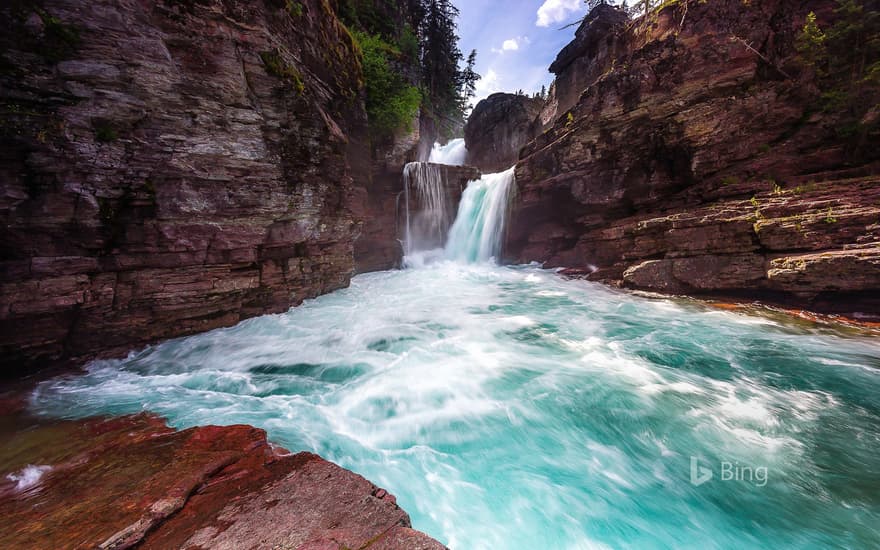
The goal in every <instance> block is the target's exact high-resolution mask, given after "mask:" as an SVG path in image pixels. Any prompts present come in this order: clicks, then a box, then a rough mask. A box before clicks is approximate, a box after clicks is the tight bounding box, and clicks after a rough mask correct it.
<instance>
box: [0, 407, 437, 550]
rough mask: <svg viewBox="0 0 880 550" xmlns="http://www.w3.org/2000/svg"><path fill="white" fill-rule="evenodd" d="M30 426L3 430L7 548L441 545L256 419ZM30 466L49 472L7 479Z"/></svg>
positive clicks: (1, 540) (336, 549)
mask: <svg viewBox="0 0 880 550" xmlns="http://www.w3.org/2000/svg"><path fill="white" fill-rule="evenodd" d="M9 420H10V419H9V418H7V419H6V421H9ZM25 426H27V420H26V419H23V418H16V419H15V427H14V428H13V429H12V430H11V431H8V430H6V429H4V430H3V431H4V433H3V435H4V440H5V442H6V443H8V444H7V445H5V447H4V451H3V453H0V474H2V475H0V514H2V515H3V518H4V519H3V525H2V527H0V546H2V547H3V548H58V549H61V548H83V549H86V548H88V549H92V548H104V549H116V550H121V549H124V548H131V547H134V546H137V547H138V548H145V549H146V548H157V549H160V548H161V549H168V548H182V549H183V548H193V549H195V548H214V549H224V548H228V549H234V550H245V549H251V548H253V549H257V548H259V549H263V548H265V549H269V548H291V549H293V548H299V549H327V550H342V549H344V548H347V549H356V548H367V547H369V548H385V549H400V550H418V549H424V550H439V549H442V548H444V547H443V545H441V544H440V543H438V542H437V541H435V540H433V539H431V538H430V537H428V536H427V535H424V534H423V533H420V532H418V531H414V530H413V529H411V528H410V520H409V516H408V515H407V514H406V512H404V511H403V510H402V509H400V507H399V506H397V503H396V500H395V498H394V496H393V495H391V494H389V493H388V492H387V491H385V490H384V489H381V488H379V487H376V486H375V485H373V484H372V483H370V482H369V481H367V480H366V479H364V478H363V477H361V476H359V475H357V474H354V473H352V472H350V471H348V470H344V469H342V468H340V467H339V466H336V465H335V464H332V463H330V462H327V461H325V460H323V459H322V458H320V457H318V456H316V455H313V454H310V453H298V454H289V453H287V452H286V451H284V450H283V449H280V448H278V447H273V446H272V445H270V444H269V443H267V441H266V434H265V432H264V431H263V430H259V429H256V428H252V427H250V426H223V427H220V426H206V427H199V428H191V429H188V430H183V431H174V430H171V429H169V428H168V427H167V426H165V424H164V422H162V420H161V419H159V418H156V417H154V416H149V415H138V416H128V417H121V418H116V419H108V420H104V419H87V420H83V421H59V422H55V423H48V424H47V423H40V424H37V425H35V426H31V427H28V428H27V429H24V428H25ZM2 428H5V426H2ZM28 465H30V466H31V467H32V468H33V467H40V468H41V471H42V472H43V473H42V476H41V477H39V479H34V480H33V482H32V484H30V485H29V486H27V487H20V486H18V484H17V483H16V482H13V481H11V480H10V479H9V478H8V477H7V475H8V474H11V475H13V476H17V475H19V474H20V473H21V472H22V470H24V469H25V468H26V467H27V466H28Z"/></svg>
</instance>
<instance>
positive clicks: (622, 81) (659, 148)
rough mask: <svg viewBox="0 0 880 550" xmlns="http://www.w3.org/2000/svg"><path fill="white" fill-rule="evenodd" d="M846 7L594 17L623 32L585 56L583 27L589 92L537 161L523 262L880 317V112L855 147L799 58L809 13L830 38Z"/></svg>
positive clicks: (696, 9)
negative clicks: (631, 19)
mask: <svg viewBox="0 0 880 550" xmlns="http://www.w3.org/2000/svg"><path fill="white" fill-rule="evenodd" d="M835 6H836V3H835V2H831V1H819V0H817V1H813V2H789V1H785V0H774V1H770V2H761V3H752V4H750V5H748V6H745V5H743V3H742V2H739V1H733V0H710V1H709V2H687V3H681V2H679V3H676V4H673V5H671V6H669V7H666V8H664V9H662V10H660V11H659V12H658V13H656V14H654V15H653V16H652V17H651V18H649V20H647V21H645V20H640V21H637V22H635V23H631V24H628V25H627V26H622V25H621V24H620V22H619V16H618V15H614V13H613V12H614V10H613V9H612V10H603V13H604V14H605V15H600V17H602V18H606V19H607V21H605V22H604V23H603V24H602V25H598V26H597V21H600V20H597V19H596V18H593V19H592V20H591V19H589V18H588V20H587V21H585V23H584V25H588V26H589V28H603V29H607V30H608V34H607V35H606V36H604V37H601V36H594V35H590V36H591V38H590V40H589V43H590V44H593V45H594V46H595V47H587V48H586V49H584V48H583V47H582V45H580V43H579V41H582V37H581V36H580V35H581V32H580V31H579V33H578V35H579V37H578V38H577V39H576V40H575V43H574V44H573V45H572V46H570V47H569V48H567V49H566V50H569V49H571V50H572V52H574V53H577V52H581V51H583V52H584V53H582V54H577V56H576V57H575V59H571V60H568V63H569V65H568V66H569V67H571V66H574V65H577V66H579V69H578V74H579V75H580V78H583V79H586V80H587V81H589V83H588V84H586V85H585V86H584V87H583V89H582V90H581V92H582V93H581V94H580V96H579V98H578V100H577V103H576V105H575V106H573V107H572V108H571V109H570V110H569V111H568V112H569V113H571V116H568V115H567V113H566V114H565V115H563V114H562V112H561V111H560V114H559V116H558V117H557V118H556V121H555V122H554V124H553V126H552V128H550V129H549V130H548V131H546V132H545V133H543V134H542V135H540V136H538V137H537V138H536V139H535V140H534V141H533V142H532V143H531V144H529V145H528V146H527V147H526V148H525V149H524V150H523V152H522V155H521V160H520V162H519V163H518V165H517V170H516V179H517V185H518V188H519V203H518V205H517V207H516V211H515V212H514V215H513V222H512V224H513V225H512V227H511V231H510V234H509V238H508V242H507V253H508V255H509V256H510V257H511V259H513V260H515V261H532V260H539V261H546V262H547V265H548V266H568V267H573V268H579V269H582V270H586V271H594V272H593V273H592V275H590V278H592V279H596V280H602V281H608V282H612V283H615V284H622V285H625V286H629V287H632V288H639V289H648V290H659V291H665V292H675V293H690V294H700V293H708V294H723V295H733V296H744V297H750V298H754V297H766V298H768V299H771V300H776V301H781V302H786V303H792V304H798V305H803V306H806V307H810V308H813V309H817V310H823V311H830V312H847V313H859V312H861V313H864V314H866V315H869V316H871V315H876V314H877V313H878V312H880V292H878V290H880V225H878V223H880V201H878V198H880V195H878V192H880V189H878V187H880V177H878V176H877V174H878V156H880V152H878V150H877V149H876V148H871V147H869V146H866V144H868V143H871V142H872V141H876V140H877V139H878V128H877V118H878V117H877V114H876V113H874V114H873V115H872V112H873V111H870V110H869V111H868V114H866V115H865V118H864V119H862V120H861V121H860V125H859V128H860V132H862V135H861V145H859V144H858V143H856V144H855V145H853V143H854V142H853V140H851V139H844V138H843V137H841V136H842V132H841V128H842V126H843V120H844V115H845V114H846V113H844V112H843V111H842V110H835V109H834V108H830V107H828V106H827V104H825V105H824V106H823V103H822V98H821V90H820V89H819V88H818V87H817V84H816V79H815V75H814V74H813V73H812V72H811V71H810V70H808V69H806V68H805V67H804V64H803V62H802V60H801V59H800V57H799V55H798V53H797V51H796V48H795V41H796V37H797V35H798V34H799V33H800V31H801V29H802V28H803V26H804V22H805V19H806V15H807V13H809V12H810V11H815V12H816V13H817V14H818V16H819V22H820V24H821V25H823V26H824V28H828V27H829V26H830V24H831V22H832V21H833V20H834V17H835V12H834V7H835ZM573 55H574V54H573ZM560 57H565V58H566V59H568V58H569V57H571V56H562V55H561V56H560ZM872 61H875V60H868V62H869V63H870V62H872ZM558 64H559V60H557V64H555V65H558ZM560 74H562V73H560ZM560 87H561V85H560V82H557V84H556V86H555V90H554V93H555V94H556V95H557V96H559V89H560Z"/></svg>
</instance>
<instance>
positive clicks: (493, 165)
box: [464, 93, 543, 173]
mask: <svg viewBox="0 0 880 550" xmlns="http://www.w3.org/2000/svg"><path fill="white" fill-rule="evenodd" d="M542 105H543V100H541V99H536V98H531V97H528V96H524V95H517V94H504V93H498V94H492V95H490V96H489V97H487V98H486V99H484V100H482V101H480V102H479V103H477V106H476V107H474V110H473V112H472V113H471V115H470V117H468V121H467V124H466V125H465V127H464V139H465V145H466V146H467V150H468V155H467V163H468V164H470V165H472V166H476V167H477V168H479V169H480V170H482V171H483V172H487V173H493V172H501V171H503V170H507V169H508V168H510V167H511V166H513V165H514V164H515V163H516V161H517V160H518V159H519V151H520V149H521V148H522V147H523V146H524V145H525V144H526V143H528V142H529V141H530V140H531V139H532V137H533V134H534V126H533V123H534V121H535V118H536V117H537V115H538V113H539V112H540V111H541V106H542Z"/></svg>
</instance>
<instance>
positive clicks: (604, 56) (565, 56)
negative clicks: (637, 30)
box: [541, 4, 629, 130]
mask: <svg viewBox="0 0 880 550" xmlns="http://www.w3.org/2000/svg"><path fill="white" fill-rule="evenodd" d="M627 23H629V16H628V15H627V14H626V12H625V11H623V10H621V9H618V8H616V7H614V6H612V5H610V4H599V5H598V6H596V8H595V9H593V10H592V11H590V13H589V14H588V15H587V17H585V18H584V20H583V21H582V22H581V24H580V26H579V27H578V29H577V31H576V32H575V36H574V40H572V41H571V43H569V44H568V45H567V46H565V47H564V48H563V49H562V51H560V52H559V54H558V55H557V56H556V59H555V60H554V61H553V63H552V64H551V65H550V72H551V73H553V74H554V75H556V78H555V80H554V81H553V85H552V86H551V87H550V97H549V100H548V101H547V107H545V108H544V109H543V110H542V113H541V129H542V130H545V129H547V128H548V127H549V125H550V124H552V123H553V122H554V121H555V120H556V118H557V117H559V116H562V115H565V114H566V113H567V112H568V110H569V109H571V108H572V107H574V106H575V105H576V104H577V102H578V99H580V97H581V93H582V92H583V91H584V90H585V89H587V88H588V87H589V86H590V85H591V84H592V83H593V82H595V81H596V79H598V78H599V77H600V76H602V72H604V71H605V70H606V69H607V67H608V66H609V65H610V64H611V63H612V62H613V61H612V60H613V59H614V58H615V56H616V55H617V54H618V53H619V52H618V50H619V48H620V47H621V43H620V40H619V38H620V37H621V36H622V35H623V33H624V31H625V27H626V25H627Z"/></svg>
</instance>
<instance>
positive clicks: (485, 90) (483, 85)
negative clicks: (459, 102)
mask: <svg viewBox="0 0 880 550" xmlns="http://www.w3.org/2000/svg"><path fill="white" fill-rule="evenodd" d="M474 91H475V92H476V95H475V96H474V99H473V102H474V104H476V103H477V102H479V101H480V100H481V99H486V98H487V97H489V96H490V95H492V94H494V93H495V92H500V91H501V85H500V82H499V81H498V73H497V72H495V69H489V70H488V71H486V74H484V75H483V78H481V79H479V80H478V81H477V84H476V85H475V86H474Z"/></svg>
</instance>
